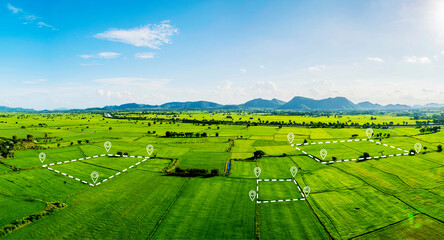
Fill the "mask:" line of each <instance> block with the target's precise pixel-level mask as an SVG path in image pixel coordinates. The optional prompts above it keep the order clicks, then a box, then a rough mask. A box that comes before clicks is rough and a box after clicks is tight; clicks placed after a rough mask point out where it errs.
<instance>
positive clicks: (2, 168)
mask: <svg viewBox="0 0 444 240" xmlns="http://www.w3.org/2000/svg"><path fill="white" fill-rule="evenodd" d="M8 171H11V169H10V168H8V167H6V166H3V165H1V164H0V173H1V172H8Z"/></svg>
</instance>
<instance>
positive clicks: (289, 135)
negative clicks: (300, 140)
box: [287, 133, 294, 144]
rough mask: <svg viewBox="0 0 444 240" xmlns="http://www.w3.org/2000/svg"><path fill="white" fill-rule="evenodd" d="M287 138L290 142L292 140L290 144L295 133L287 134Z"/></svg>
mask: <svg viewBox="0 0 444 240" xmlns="http://www.w3.org/2000/svg"><path fill="white" fill-rule="evenodd" d="M287 139H288V142H290V144H291V143H292V142H293V140H294V134H293V133H289V134H287Z"/></svg>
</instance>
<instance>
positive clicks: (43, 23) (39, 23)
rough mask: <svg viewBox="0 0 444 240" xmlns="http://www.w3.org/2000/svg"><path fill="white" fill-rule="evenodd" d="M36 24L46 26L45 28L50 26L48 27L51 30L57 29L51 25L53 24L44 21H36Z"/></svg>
mask: <svg viewBox="0 0 444 240" xmlns="http://www.w3.org/2000/svg"><path fill="white" fill-rule="evenodd" d="M37 25H38V26H39V27H40V28H41V27H47V28H50V29H52V30H57V28H55V27H53V26H51V25H49V24H47V23H45V22H41V21H40V22H38V23H37Z"/></svg>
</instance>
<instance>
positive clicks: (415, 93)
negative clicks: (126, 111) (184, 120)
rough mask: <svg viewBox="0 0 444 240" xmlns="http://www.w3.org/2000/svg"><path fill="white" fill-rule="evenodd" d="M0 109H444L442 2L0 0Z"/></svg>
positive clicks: (384, 0)
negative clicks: (308, 102)
mask: <svg viewBox="0 0 444 240" xmlns="http://www.w3.org/2000/svg"><path fill="white" fill-rule="evenodd" d="M0 21H1V22H2V23H3V24H1V25H0V52H1V54H0V86H1V87H0V105H5V106H12V107H27V108H35V109H54V108H61V107H66V108H86V107H96V106H97V107H100V106H105V105H114V104H122V103H128V102H137V103H145V104H161V103H165V102H168V101H194V100H207V101H215V102H218V103H222V104H239V103H243V102H245V101H247V100H250V99H253V98H258V97H262V98H266V99H272V98H278V99H281V100H285V101H288V100H290V99H291V98H292V97H294V96H297V95H298V96H304V97H311V98H315V99H322V98H327V97H335V96H345V97H347V98H349V99H350V100H351V101H353V102H355V103H357V102H360V101H367V100H368V101H371V102H374V103H380V104H389V103H401V104H409V105H414V104H425V103H429V102H438V103H444V87H443V86H444V85H443V80H442V76H444V65H443V63H444V28H442V26H443V25H444V2H443V1H439V0H436V1H435V0H421V1H419V0H418V1H413V0H407V1H401V0H398V1H394V0H381V1H331V0H325V1H308V0H307V1H258V0H255V1H253V0H251V1H238V0H236V1H17V0H11V1H5V0H0Z"/></svg>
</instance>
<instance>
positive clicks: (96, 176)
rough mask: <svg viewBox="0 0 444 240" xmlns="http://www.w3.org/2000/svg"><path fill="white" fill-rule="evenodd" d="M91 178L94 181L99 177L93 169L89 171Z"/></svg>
mask: <svg viewBox="0 0 444 240" xmlns="http://www.w3.org/2000/svg"><path fill="white" fill-rule="evenodd" d="M91 179H92V180H93V182H94V183H96V182H97V179H99V173H98V172H96V171H94V172H92V173H91Z"/></svg>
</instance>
